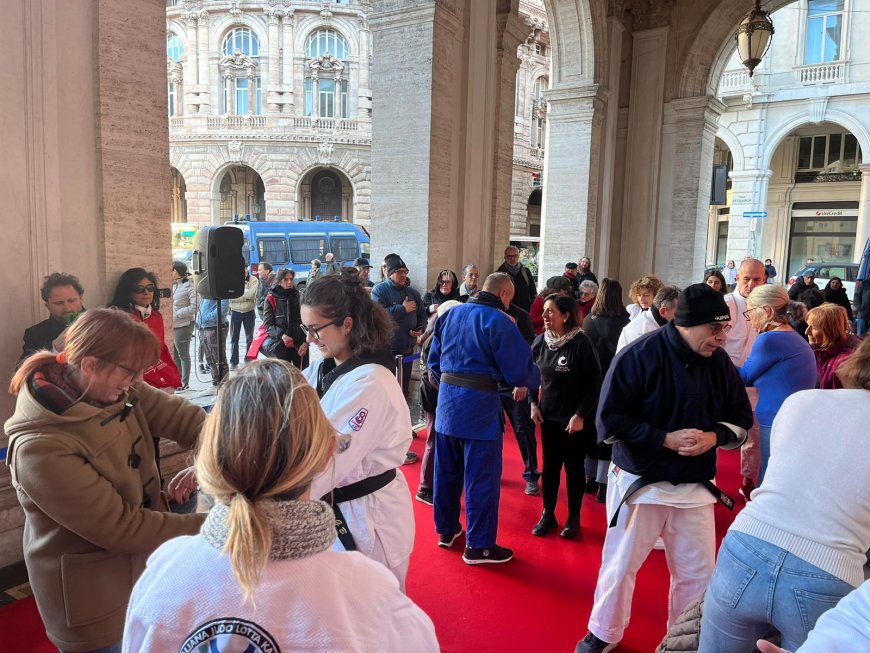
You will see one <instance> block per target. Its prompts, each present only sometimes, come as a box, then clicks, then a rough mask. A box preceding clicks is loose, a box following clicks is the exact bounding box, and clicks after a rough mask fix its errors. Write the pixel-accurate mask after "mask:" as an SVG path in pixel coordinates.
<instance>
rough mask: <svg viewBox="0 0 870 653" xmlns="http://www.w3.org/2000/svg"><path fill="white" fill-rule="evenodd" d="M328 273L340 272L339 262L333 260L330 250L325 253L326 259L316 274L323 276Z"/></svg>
mask: <svg viewBox="0 0 870 653" xmlns="http://www.w3.org/2000/svg"><path fill="white" fill-rule="evenodd" d="M330 274H341V263H339V262H338V261H336V260H335V255H334V254H333V253H332V252H327V253H326V260H325V261H324V263H323V267H321V268H320V274H319V275H318V276H320V277H325V276H327V275H330Z"/></svg>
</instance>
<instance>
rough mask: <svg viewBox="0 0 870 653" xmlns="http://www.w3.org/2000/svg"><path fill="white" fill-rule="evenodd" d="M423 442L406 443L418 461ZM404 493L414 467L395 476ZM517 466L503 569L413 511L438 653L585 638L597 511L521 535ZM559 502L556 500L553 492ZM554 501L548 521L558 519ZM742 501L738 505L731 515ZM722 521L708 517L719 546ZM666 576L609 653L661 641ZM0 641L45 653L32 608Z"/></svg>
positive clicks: (503, 531) (5, 617)
mask: <svg viewBox="0 0 870 653" xmlns="http://www.w3.org/2000/svg"><path fill="white" fill-rule="evenodd" d="M423 446H424V442H423V440H422V439H417V440H414V444H413V447H412V448H413V450H414V451H416V452H417V453H418V454H419V455H420V456H421V457H422V455H423ZM739 466H740V456H739V453H738V452H732V451H722V452H719V470H720V473H719V486H720V487H721V488H722V489H723V490H725V491H726V492H728V493H729V494H730V495H731V496H733V497H735V498H738V495H737V488H738V487H739V483H740V472H739ZM402 471H403V472H404V473H405V475H406V477H407V479H408V485H409V486H410V487H411V491H412V492H416V491H417V485H418V482H419V474H420V465H419V464H416V465H408V466H405V467H403V468H402ZM524 489H525V482H524V481H523V480H522V462H521V460H520V456H519V451H518V449H517V445H516V441H515V440H514V437H513V434H511V433H508V434H506V435H505V447H504V475H503V481H502V494H501V509H500V518H499V543H501V544H503V545H505V546H510V547H512V548H513V549H514V551H515V555H516V557H515V558H514V560H513V561H511V562H509V563H507V564H504V565H478V566H476V567H469V566H468V565H466V564H464V563H463V562H462V547H463V546H464V538H460V539H459V540H457V542H456V544H455V545H454V550H452V551H445V550H443V549H440V548H438V547H437V546H436V544H435V543H436V540H437V536H436V535H435V531H434V525H433V523H432V508H431V507H429V506H426V505H424V504H422V503H420V502H419V501H414V512H415V516H416V520H417V542H416V545H415V548H414V555H413V557H412V559H411V569H410V572H409V574H408V594H409V595H410V596H411V598H413V599H414V601H416V603H417V604H418V605H420V607H422V608H423V610H425V611H426V613H427V614H429V616H430V617H431V618H432V620H433V621H434V622H435V628H436V629H437V631H438V639H439V641H440V642H441V647H442V650H443V651H444V652H445V653H468V652H473V653H514V652H517V653H519V652H521V651H522V652H526V651H544V652H546V653H559V652H564V653H570V652H571V651H573V650H574V645H575V644H576V643H577V640H579V639H580V638H581V637H582V636H583V635H585V634H586V623H587V620H588V618H589V612H590V610H591V608H592V596H593V593H594V591H595V582H596V580H597V578H598V567H599V565H600V564H601V546H602V543H603V541H604V532H605V527H606V524H605V516H604V505H603V504H600V503H596V502H595V501H594V499H592V498H591V497H589V496H587V497H586V498H585V499H584V501H583V510H582V516H581V526H582V530H581V537H580V538H578V539H576V540H573V541H567V540H563V539H562V538H560V537H559V536H558V534H557V533H552V534H551V535H549V536H547V537H545V538H538V537H534V536H533V535H532V534H531V529H532V526H534V525H535V523H536V522H537V520H538V518H539V517H540V513H541V497H540V496H537V497H530V496H526V495H525V494H524V492H523V490H524ZM563 495H564V490H563ZM566 505H567V501H566V499H565V497H564V496H563V497H562V500H561V502H560V507H559V512H558V513H557V517H558V518H559V520H560V522H561V521H563V520H564V519H565V506H566ZM742 505H743V504H742V501H741V500H740V499H739V498H738V507H741V506H742ZM731 519H732V514H731V513H729V512H728V511H727V510H725V509H724V508H722V507H721V506H717V507H716V522H717V534H718V536H719V537H720V538H721V537H722V535H724V533H725V531H726V529H727V528H728V525H729V524H730V523H731ZM668 582H669V580H668V571H667V567H666V565H665V557H664V553H663V552H661V551H653V552H652V553H651V554H650V557H649V559H648V560H647V562H646V564H645V565H644V567H643V569H642V570H641V572H640V574H639V575H638V579H637V588H636V590H635V593H634V605H633V610H632V619H631V626H630V627H629V629H628V631H627V632H626V635H625V638H624V639H623V640H622V643H621V644H620V646H619V648H618V649H617V650H618V651H624V652H626V653H629V652H634V653H650V652H651V651H653V650H654V649H655V647H656V646H657V645H658V643H659V642H660V641H661V639H662V637H663V635H664V632H665V622H666V620H667V600H666V599H667V591H668ZM0 633H3V635H0V641H2V642H3V643H4V644H7V645H8V644H13V645H14V646H15V649H14V650H15V651H17V653H53V652H55V651H56V649H55V648H53V647H52V646H51V645H50V644H49V642H48V640H47V639H46V638H45V631H44V630H43V628H42V622H41V621H40V618H39V614H38V612H37V611H36V604H35V603H34V601H33V599H32V598H29V599H26V600H23V601H18V602H16V603H14V604H12V605H9V606H6V607H3V608H0Z"/></svg>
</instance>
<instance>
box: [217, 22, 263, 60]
mask: <svg viewBox="0 0 870 653" xmlns="http://www.w3.org/2000/svg"><path fill="white" fill-rule="evenodd" d="M236 52H241V53H242V54H245V55H247V56H249V57H259V56H260V40H259V39H258V38H257V35H256V34H254V33H253V32H252V31H251V28H250V27H236V28H235V29H233V30H232V31H231V32H230V33H229V34H227V35H226V37H224V47H223V53H224V54H230V55H231V54H235V53H236Z"/></svg>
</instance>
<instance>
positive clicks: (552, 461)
mask: <svg viewBox="0 0 870 653" xmlns="http://www.w3.org/2000/svg"><path fill="white" fill-rule="evenodd" d="M579 322H580V320H579V316H578V310H577V302H576V301H574V298H573V297H570V296H566V295H550V296H549V297H547V299H545V300H544V333H543V334H541V335H539V336H538V337H537V338H535V342H534V344H532V353H533V354H534V356H535V363H536V364H537V365H538V367H539V368H540V370H541V388H540V395H539V394H538V393H537V392H536V391H534V390H533V391H532V392H531V393H529V403H531V405H532V420H533V421H534V422H535V423H536V424H540V426H541V450H542V452H543V458H544V464H543V470H542V474H541V481H542V485H543V488H542V489H543V499H544V511H543V512H542V513H541V519H540V521H539V522H538V523H537V524H536V525H535V527H534V528H533V529H532V534H533V535H538V536H543V535H546V534H547V533H548V532H549V531H550V529H553V528H558V526H559V524H558V522H557V520H556V513H555V511H556V501H557V499H558V496H559V484H560V482H561V477H562V468H563V467H564V468H565V485H566V487H567V490H568V519H567V520H565V527H564V528H563V529H562V533H561V535H562V537H569V538H570V537H574V536H576V535H577V533H578V532H579V531H580V505H581V504H582V502H583V489H584V486H583V481H584V478H583V461H584V459H585V457H586V456H587V455H590V454H592V453H593V452H594V450H595V446H596V433H595V409H596V408H597V407H598V394H599V392H600V391H601V368H600V367H599V365H598V355H597V354H596V353H595V347H593V345H592V342H591V341H590V340H589V338H587V337H586V335H585V334H584V333H583V330H582V329H581V328H580V323H579Z"/></svg>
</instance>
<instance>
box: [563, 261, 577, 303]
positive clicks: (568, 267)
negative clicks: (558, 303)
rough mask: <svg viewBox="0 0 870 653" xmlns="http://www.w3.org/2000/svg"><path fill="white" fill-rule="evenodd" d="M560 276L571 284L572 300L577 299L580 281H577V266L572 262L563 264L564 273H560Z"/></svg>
mask: <svg viewBox="0 0 870 653" xmlns="http://www.w3.org/2000/svg"><path fill="white" fill-rule="evenodd" d="M562 276H563V277H565V278H566V279H567V280H568V281H569V282H570V283H571V295H572V296H573V297H574V299H579V298H580V281H579V280H578V279H577V264H576V263H574V262H573V261H568V262H567V263H565V271H564V272H563V273H562Z"/></svg>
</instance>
